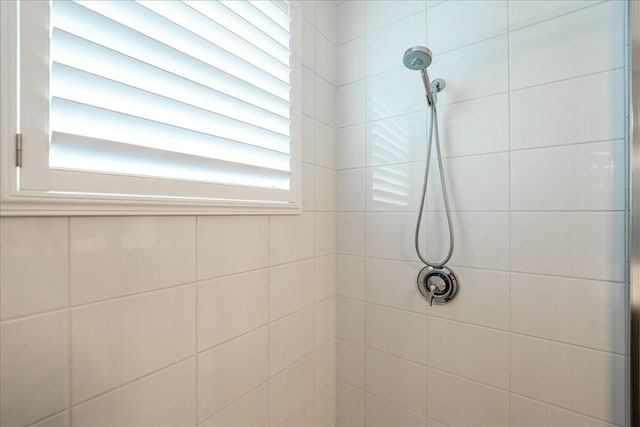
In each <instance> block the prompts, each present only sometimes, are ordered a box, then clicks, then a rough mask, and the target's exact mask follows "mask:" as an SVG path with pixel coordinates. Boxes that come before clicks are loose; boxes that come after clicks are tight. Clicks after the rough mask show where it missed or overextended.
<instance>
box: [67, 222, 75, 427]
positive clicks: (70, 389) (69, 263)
mask: <svg viewBox="0 0 640 427" xmlns="http://www.w3.org/2000/svg"><path fill="white" fill-rule="evenodd" d="M71 227H72V221H71V217H70V216H69V217H67V310H66V311H67V328H68V329H67V334H68V336H67V340H68V342H67V369H68V370H69V372H68V373H67V375H68V377H67V381H69V383H68V384H67V387H68V390H67V409H68V411H69V425H70V426H71V427H73V424H74V423H73V411H71V402H72V398H73V325H72V323H71V291H72V289H71V268H72V261H71V259H72V256H71V255H72V254H71Z"/></svg>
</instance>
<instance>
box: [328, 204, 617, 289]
mask: <svg viewBox="0 0 640 427" xmlns="http://www.w3.org/2000/svg"><path fill="white" fill-rule="evenodd" d="M502 213H506V212H502ZM336 255H340V256H352V257H361V258H362V257H364V258H371V259H377V260H383V261H395V262H403V263H407V264H416V266H418V265H419V264H420V261H419V260H417V259H404V258H386V257H379V256H371V255H362V254H352V253H342V252H338V253H337V254H336ZM451 265H452V267H455V268H466V269H470V270H476V271H485V272H498V273H518V274H529V275H534V276H544V277H555V278H560V279H575V280H582V281H589V282H601V283H622V284H624V283H625V282H624V280H602V279H593V278H589V277H579V276H564V275H556V274H549V273H537V272H531V271H524V270H503V269H499V268H486V267H483V268H480V267H477V266H469V265H462V264H451ZM340 296H342V295H340ZM347 298H350V297H347ZM351 299H354V298H351Z"/></svg>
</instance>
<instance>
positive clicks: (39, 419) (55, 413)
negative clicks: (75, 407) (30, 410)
mask: <svg viewBox="0 0 640 427" xmlns="http://www.w3.org/2000/svg"><path fill="white" fill-rule="evenodd" d="M65 412H69V425H71V409H70V408H65V409H61V410H59V411H57V412H54V413H52V414H50V415H47V416H46V417H43V418H38V419H37V420H36V421H33V422H31V423H29V424H27V425H26V427H34V426H36V425H37V424H39V423H41V422H43V421H46V420H49V419H51V418H55V417H57V416H59V415H62V414H64V413H65Z"/></svg>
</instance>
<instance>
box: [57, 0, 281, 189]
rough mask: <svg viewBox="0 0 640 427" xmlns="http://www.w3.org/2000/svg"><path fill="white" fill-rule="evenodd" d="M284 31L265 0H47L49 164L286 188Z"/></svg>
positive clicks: (277, 12) (275, 6)
mask: <svg viewBox="0 0 640 427" xmlns="http://www.w3.org/2000/svg"><path fill="white" fill-rule="evenodd" d="M290 25H291V18H290V16H289V15H288V13H287V12H286V11H284V10H283V9H282V8H281V7H280V6H279V5H278V4H276V3H274V2H271V1H258V2H248V1H237V0H236V1H231V2H227V1H220V2H217V1H212V2H200V1H141V2H133V1H118V2H114V1H74V2H70V1H53V3H52V9H51V26H52V28H51V46H50V61H51V81H50V102H51V114H50V127H51V129H50V131H51V145H50V160H49V162H50V166H51V167H52V168H55V169H63V170H80V171H91V172H100V173H112V174H124V175H133V176H150V177H159V178H167V179H176V180H190V181H201V182H214V183H223V184H232V185H245V186H252V187H261V188H275V189H285V190H286V189H289V186H290V178H291V166H290V160H291V151H290V144H291V133H290V128H291V119H290V101H291V100H290V93H291V81H290V75H291V64H290V58H291V51H290V28H289V27H290Z"/></svg>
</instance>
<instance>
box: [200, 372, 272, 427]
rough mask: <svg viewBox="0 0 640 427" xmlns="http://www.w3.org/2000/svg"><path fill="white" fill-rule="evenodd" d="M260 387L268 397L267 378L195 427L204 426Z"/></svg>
mask: <svg viewBox="0 0 640 427" xmlns="http://www.w3.org/2000/svg"><path fill="white" fill-rule="evenodd" d="M262 386H266V387H267V397H268V392H269V390H268V387H269V378H267V379H266V380H264V381H263V382H261V383H260V384H258V385H257V386H255V387H254V388H252V389H251V390H249V391H247V392H246V393H244V394H242V395H241V396H239V397H238V398H236V399H234V400H233V401H231V402H229V403H228V404H227V405H225V406H223V407H222V408H220V409H218V410H217V411H216V412H214V413H213V414H211V415H209V416H208V417H207V418H205V419H204V420H202V421H200V422H199V423H197V424H196V425H197V426H201V425H203V424H205V423H206V422H207V421H209V420H210V419H211V418H213V417H215V416H216V415H218V414H219V413H220V412H222V411H224V410H225V409H227V408H228V407H229V406H231V405H233V404H234V403H236V402H238V401H239V400H240V399H243V398H245V397H246V396H248V395H249V394H251V393H253V392H254V391H256V390H257V389H259V388H260V387H262ZM269 406H270V405H267V412H268V407H269Z"/></svg>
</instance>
